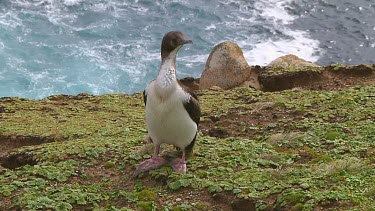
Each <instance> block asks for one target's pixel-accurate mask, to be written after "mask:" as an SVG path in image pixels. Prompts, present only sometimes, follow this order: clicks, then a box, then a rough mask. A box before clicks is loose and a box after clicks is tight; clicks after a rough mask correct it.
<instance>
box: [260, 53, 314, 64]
mask: <svg viewBox="0 0 375 211" xmlns="http://www.w3.org/2000/svg"><path fill="white" fill-rule="evenodd" d="M267 66H271V67H275V66H278V67H289V66H293V67H306V66H307V67H319V66H318V65H316V64H314V63H312V62H309V61H306V60H304V59H301V58H299V57H298V56H296V55H293V54H288V55H285V56H281V57H279V58H277V59H275V60H273V61H272V62H270V63H269V64H268V65H267Z"/></svg>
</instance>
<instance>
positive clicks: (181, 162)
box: [171, 158, 186, 173]
mask: <svg viewBox="0 0 375 211" xmlns="http://www.w3.org/2000/svg"><path fill="white" fill-rule="evenodd" d="M171 166H172V168H173V171H175V172H180V173H186V162H185V159H181V158H176V159H174V160H173V161H172V163H171Z"/></svg>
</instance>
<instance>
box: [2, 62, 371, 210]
mask: <svg viewBox="0 0 375 211" xmlns="http://www.w3.org/2000/svg"><path fill="white" fill-rule="evenodd" d="M255 68H260V70H259V73H260V75H259V82H260V84H261V86H262V89H263V91H259V90H254V89H251V88H246V87H238V88H234V89H231V90H221V89H218V88H215V89H206V90H198V91H197V93H198V96H199V98H200V101H201V105H202V110H203V117H202V118H201V122H202V123H201V128H200V133H199V137H198V139H197V142H196V147H195V150H194V154H193V155H192V156H191V157H190V158H189V159H188V171H189V172H188V173H187V174H185V175H182V174H176V173H173V172H172V170H171V168H170V167H169V166H166V167H163V168H161V169H158V170H153V171H150V172H149V173H145V174H143V175H141V176H140V177H139V178H137V179H132V178H131V175H132V173H133V171H134V169H135V167H136V165H137V164H138V163H139V162H141V161H142V160H144V159H146V158H148V157H150V153H149V150H148V149H147V146H148V145H147V144H145V141H144V138H145V136H146V134H147V132H146V130H145V122H144V106H143V101H142V95H141V94H140V93H137V94H134V95H102V96H91V95H87V94H80V95H77V96H65V95H57V96H51V97H48V98H46V99H43V100H27V99H20V98H2V99H0V125H1V127H0V164H1V167H0V184H1V185H0V210H93V209H95V210H374V209H375V203H374V200H375V198H374V196H375V142H374V140H375V123H374V120H375V70H374V66H373V65H367V66H366V65H359V66H344V65H332V66H328V67H317V68H316V67H309V68H306V67H304V68H275V67H274V68H271V67H268V68H263V67H255ZM281 90H283V91H281ZM171 151H175V149H174V148H171V147H164V151H163V154H168V152H171Z"/></svg>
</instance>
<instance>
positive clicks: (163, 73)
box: [156, 48, 179, 88]
mask: <svg viewBox="0 0 375 211" xmlns="http://www.w3.org/2000/svg"><path fill="white" fill-rule="evenodd" d="M178 50H179V48H176V49H175V50H173V51H172V52H170V53H168V54H163V53H162V60H161V65H160V70H159V74H158V76H157V78H156V81H157V82H158V84H159V86H160V87H161V88H167V87H171V86H175V85H176V84H177V76H176V55H177V52H178Z"/></svg>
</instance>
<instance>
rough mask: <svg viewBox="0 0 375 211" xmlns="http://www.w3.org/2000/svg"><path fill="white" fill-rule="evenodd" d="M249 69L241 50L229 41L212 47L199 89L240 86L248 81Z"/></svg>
mask: <svg viewBox="0 0 375 211" xmlns="http://www.w3.org/2000/svg"><path fill="white" fill-rule="evenodd" d="M250 75H251V68H250V66H249V65H248V64H247V61H246V60H245V58H244V56H243V52H242V50H241V48H240V47H239V46H238V45H237V44H235V43H233V42H230V41H226V42H223V43H220V44H218V45H217V46H215V47H214V49H213V50H212V52H211V53H210V56H209V57H208V59H207V62H206V68H205V70H204V71H203V73H202V76H201V78H200V84H199V86H200V89H207V88H209V87H212V86H217V87H220V88H222V89H230V88H233V87H236V86H240V85H241V84H243V83H244V82H245V81H247V80H249V79H250Z"/></svg>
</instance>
